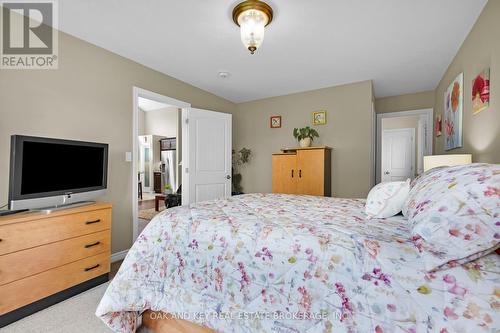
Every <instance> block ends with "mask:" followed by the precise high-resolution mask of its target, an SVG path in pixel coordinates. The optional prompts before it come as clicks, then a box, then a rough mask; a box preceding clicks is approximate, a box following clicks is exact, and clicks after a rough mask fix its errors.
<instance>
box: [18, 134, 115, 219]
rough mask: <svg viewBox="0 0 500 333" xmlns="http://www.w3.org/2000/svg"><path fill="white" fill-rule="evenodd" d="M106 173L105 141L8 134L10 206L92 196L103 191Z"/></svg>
mask: <svg viewBox="0 0 500 333" xmlns="http://www.w3.org/2000/svg"><path fill="white" fill-rule="evenodd" d="M107 177H108V145H107V144H104V143H94V142H83V141H71V140H60V139H49V138H39V137H32V136H23V135H13V136H11V146H10V181H9V209H11V210H17V209H39V208H47V207H58V206H65V205H71V204H75V203H80V202H84V201H89V200H92V199H94V198H96V197H99V196H102V195H104V194H105V192H106V189H107Z"/></svg>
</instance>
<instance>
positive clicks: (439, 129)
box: [436, 115, 443, 137]
mask: <svg viewBox="0 0 500 333" xmlns="http://www.w3.org/2000/svg"><path fill="white" fill-rule="evenodd" d="M442 131H443V118H442V117H441V115H438V116H437V117H436V136H437V137H440V136H441V134H442Z"/></svg>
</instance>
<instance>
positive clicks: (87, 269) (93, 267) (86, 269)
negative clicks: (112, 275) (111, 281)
mask: <svg viewBox="0 0 500 333" xmlns="http://www.w3.org/2000/svg"><path fill="white" fill-rule="evenodd" d="M99 266H101V265H99V264H97V265H95V266H92V267H87V268H85V269H84V271H85V272H88V271H91V270H93V269H96V268H97V267H99Z"/></svg>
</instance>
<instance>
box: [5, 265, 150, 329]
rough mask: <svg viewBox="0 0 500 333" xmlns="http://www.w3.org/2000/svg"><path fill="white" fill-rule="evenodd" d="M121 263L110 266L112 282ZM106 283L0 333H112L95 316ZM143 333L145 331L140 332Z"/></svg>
mask: <svg viewBox="0 0 500 333" xmlns="http://www.w3.org/2000/svg"><path fill="white" fill-rule="evenodd" d="M121 263H122V261H118V262H115V263H112V264H111V272H110V274H109V278H110V279H112V278H113V277H114V276H115V275H116V272H117V271H118V269H119V268H120V265H121ZM108 284H109V283H104V284H101V285H100V286H97V287H95V288H93V289H90V290H87V291H85V292H83V293H81V294H79V295H76V296H74V297H71V298H69V299H67V300H65V301H62V302H61V303H57V304H55V305H53V306H51V307H49V308H47V309H44V310H42V311H39V312H37V313H35V314H32V315H31V316H28V317H26V318H23V319H21V320H19V321H16V322H15V323H12V324H10V325H8V326H6V327H2V328H0V332H1V333H111V332H112V331H111V330H110V329H108V327H107V326H106V325H105V324H104V323H103V322H102V321H101V320H100V319H99V318H97V317H96V315H95V310H96V309H97V305H98V304H99V302H100V301H101V298H102V295H104V292H105V291H106V288H107V287H108ZM139 332H141V333H145V332H146V330H144V329H142V330H139Z"/></svg>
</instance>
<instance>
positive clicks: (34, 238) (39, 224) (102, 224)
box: [0, 209, 111, 255]
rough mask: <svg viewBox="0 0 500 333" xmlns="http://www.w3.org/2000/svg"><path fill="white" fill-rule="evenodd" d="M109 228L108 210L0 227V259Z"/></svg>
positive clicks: (109, 210)
mask: <svg viewBox="0 0 500 333" xmlns="http://www.w3.org/2000/svg"><path fill="white" fill-rule="evenodd" d="M110 228H111V209H99V210H92V211H87V212H81V213H76V214H68V215H59V216H54V217H49V216H47V218H40V219H36V220H32V221H27V222H20V223H12V224H5V225H2V226H0V255H2V254H6V253H11V252H15V251H20V250H24V249H29V248H32V247H35V246H40V245H44V244H49V243H53V242H57V241H60V240H64V239H68V238H73V237H78V236H82V235H86V234H91V233H95V232H98V231H103V230H107V229H110Z"/></svg>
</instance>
